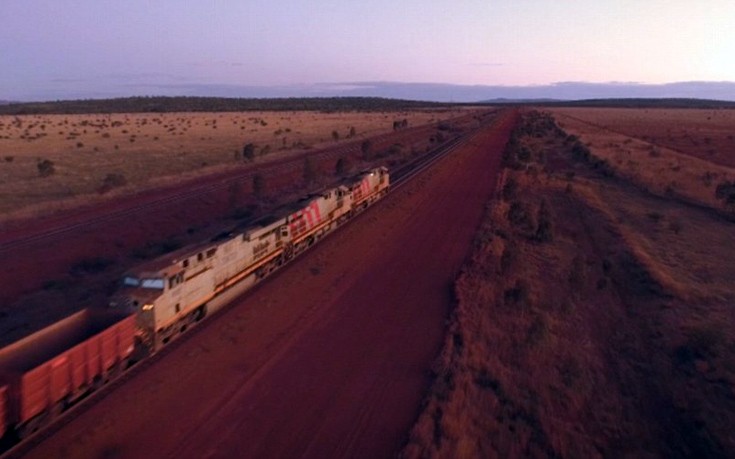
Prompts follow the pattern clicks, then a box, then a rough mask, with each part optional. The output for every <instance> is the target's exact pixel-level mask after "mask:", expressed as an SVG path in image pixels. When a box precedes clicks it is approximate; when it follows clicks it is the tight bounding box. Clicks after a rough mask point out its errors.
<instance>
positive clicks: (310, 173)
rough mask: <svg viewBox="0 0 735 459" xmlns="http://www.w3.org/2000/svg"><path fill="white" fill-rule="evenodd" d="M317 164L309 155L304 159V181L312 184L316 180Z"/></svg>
mask: <svg viewBox="0 0 735 459" xmlns="http://www.w3.org/2000/svg"><path fill="white" fill-rule="evenodd" d="M316 175H317V171H316V165H315V164H314V160H313V159H312V158H311V157H309V156H307V157H306V158H305V159H304V182H306V184H307V185H311V184H312V183H314V182H315V181H316Z"/></svg>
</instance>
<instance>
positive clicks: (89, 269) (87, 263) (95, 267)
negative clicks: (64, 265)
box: [71, 257, 113, 275]
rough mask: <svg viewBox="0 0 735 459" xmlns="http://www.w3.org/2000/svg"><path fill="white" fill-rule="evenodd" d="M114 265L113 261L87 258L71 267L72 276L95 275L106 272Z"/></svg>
mask: <svg viewBox="0 0 735 459" xmlns="http://www.w3.org/2000/svg"><path fill="white" fill-rule="evenodd" d="M112 264H113V261H112V260H110V259H107V258H100V257H94V258H85V259H83V260H80V261H78V262H76V263H74V265H72V267H71V273H72V274H77V275H78V274H95V273H99V272H102V271H104V270H105V269H107V268H108V267H109V266H111V265H112Z"/></svg>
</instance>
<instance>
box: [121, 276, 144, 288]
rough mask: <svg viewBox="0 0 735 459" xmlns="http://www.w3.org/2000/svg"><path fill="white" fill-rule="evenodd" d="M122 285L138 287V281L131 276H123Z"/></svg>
mask: <svg viewBox="0 0 735 459" xmlns="http://www.w3.org/2000/svg"><path fill="white" fill-rule="evenodd" d="M123 285H126V286H128V287H140V279H138V278H136V277H132V276H125V278H124V279H123Z"/></svg>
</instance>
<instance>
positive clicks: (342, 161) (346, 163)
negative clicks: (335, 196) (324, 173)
mask: <svg viewBox="0 0 735 459" xmlns="http://www.w3.org/2000/svg"><path fill="white" fill-rule="evenodd" d="M350 168H351V165H350V160H349V159H348V158H339V159H338V160H337V163H336V164H335V165H334V173H335V175H338V176H342V175H346V174H347V173H349V171H350Z"/></svg>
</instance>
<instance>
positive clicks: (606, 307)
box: [403, 112, 735, 458]
mask: <svg viewBox="0 0 735 459" xmlns="http://www.w3.org/2000/svg"><path fill="white" fill-rule="evenodd" d="M573 147H574V139H569V138H568V137H567V135H566V134H565V133H564V132H563V131H561V130H560V129H559V128H558V127H557V126H556V124H555V122H554V120H553V119H552V118H550V117H546V116H540V115H539V114H538V113H535V112H533V113H527V114H525V115H524V117H523V122H522V123H521V126H520V127H519V129H518V130H517V131H516V134H515V135H514V141H513V142H511V144H510V145H509V148H508V150H507V155H506V157H505V160H506V162H505V164H506V166H507V168H506V170H505V172H504V178H503V185H502V193H501V195H502V199H500V200H497V201H495V202H493V203H492V204H491V206H490V207H489V210H488V213H487V216H486V218H485V222H484V224H483V227H482V228H481V230H480V232H479V233H478V235H477V236H476V241H475V249H474V252H473V256H472V258H471V260H470V261H469V262H468V263H467V264H466V266H465V267H464V269H463V271H462V273H461V275H460V276H459V278H458V279H457V281H456V283H455V290H456V297H457V306H456V310H455V313H454V316H453V319H452V322H451V325H450V332H449V334H448V335H447V337H446V339H445V347H444V350H443V353H442V356H441V358H440V359H439V360H438V361H437V363H436V365H435V375H436V378H435V382H434V385H433V388H432V392H431V395H430V397H429V398H428V399H427V400H426V405H425V408H424V411H423V413H422V415H421V416H420V418H419V420H418V422H417V424H416V425H415V427H414V429H413V432H412V435H411V439H410V441H409V443H408V445H407V446H406V448H405V449H404V451H403V455H404V456H405V457H446V458H450V457H504V458H505V457H510V458H512V457H572V458H590V457H622V456H626V457H733V455H735V439H733V436H732V430H731V429H732V426H734V425H735V340H734V336H733V330H735V312H734V311H732V307H731V305H732V304H733V301H735V287H733V286H734V285H735V279H733V277H734V276H735V273H733V270H732V268H731V267H732V263H731V260H732V258H733V255H735V253H733V250H734V249H733V248H734V247H735V231H733V229H734V228H733V224H732V223H730V222H728V221H726V220H724V219H722V218H721V217H719V216H718V215H717V214H716V213H715V212H713V211H708V210H707V209H702V208H699V207H693V206H690V205H688V204H686V203H683V202H681V201H678V200H677V199H676V198H675V197H673V196H670V197H668V198H662V197H660V196H655V195H653V194H650V193H647V192H645V191H642V190H641V188H640V187H638V186H632V185H631V184H630V183H628V182H627V181H626V180H625V179H620V178H616V175H617V174H616V170H615V169H614V168H612V167H607V166H608V165H607V164H602V163H599V162H596V161H594V160H593V161H589V158H588V159H587V160H585V159H583V158H579V157H575V155H574V154H573V152H572V150H573ZM593 153H594V149H593ZM575 158H576V159H575ZM637 160H640V161H644V160H645V157H644V158H638V159H637Z"/></svg>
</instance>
